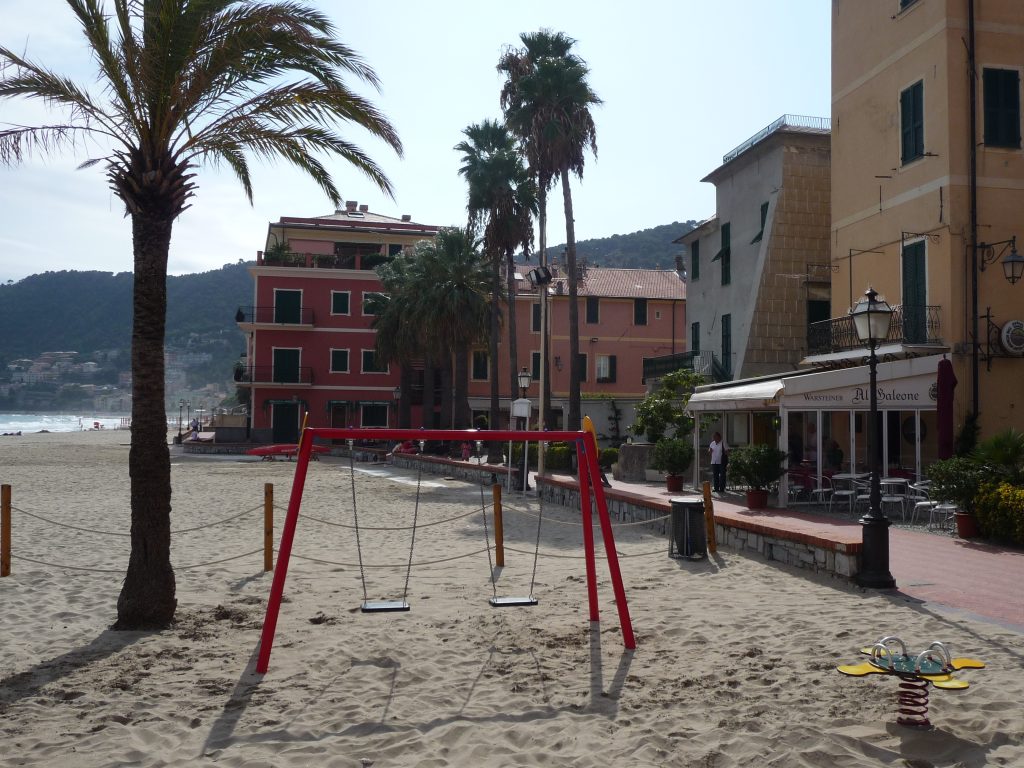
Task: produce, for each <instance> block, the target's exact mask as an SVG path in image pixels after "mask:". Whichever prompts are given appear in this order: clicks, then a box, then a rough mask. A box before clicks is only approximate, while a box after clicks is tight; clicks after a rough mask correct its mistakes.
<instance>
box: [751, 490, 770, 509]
mask: <svg viewBox="0 0 1024 768" xmlns="http://www.w3.org/2000/svg"><path fill="white" fill-rule="evenodd" d="M767 506H768V490H767V489H755V488H751V489H750V490H748V491H747V509H764V508H765V507H767Z"/></svg>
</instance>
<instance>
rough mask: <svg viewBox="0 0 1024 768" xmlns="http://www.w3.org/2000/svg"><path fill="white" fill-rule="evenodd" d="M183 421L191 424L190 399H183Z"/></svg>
mask: <svg viewBox="0 0 1024 768" xmlns="http://www.w3.org/2000/svg"><path fill="white" fill-rule="evenodd" d="M185 423H186V424H189V425H191V424H192V401H191V400H186V401H185Z"/></svg>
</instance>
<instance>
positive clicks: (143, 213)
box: [0, 0, 401, 629]
mask: <svg viewBox="0 0 1024 768" xmlns="http://www.w3.org/2000/svg"><path fill="white" fill-rule="evenodd" d="M67 3H68V5H69V6H70V7H71V10H72V11H73V12H74V14H75V15H76V16H77V17H78V21H79V24H80V26H81V30H82V33H83V35H84V37H85V40H86V43H87V45H88V46H89V49H90V52H91V54H92V56H93V58H94V60H95V62H96V65H97V67H98V69H99V78H100V83H101V85H102V95H101V96H97V95H94V94H90V93H89V92H88V91H87V90H86V89H85V88H83V87H80V86H78V85H76V84H75V83H74V82H73V81H72V80H71V79H69V78H65V77H63V76H60V75H58V74H55V73H53V72H51V71H50V70H49V69H47V68H45V67H44V66H42V65H40V64H37V63H34V62H32V61H30V60H28V59H26V58H24V57H23V56H21V55H19V54H17V53H15V52H14V51H12V50H10V49H8V48H4V47H0V98H5V97H6V98H10V97H24V98H29V99H38V100H41V101H43V102H45V103H46V104H48V105H49V106H53V107H58V108H63V109H64V110H66V112H67V118H66V121H65V122H60V123H56V124H51V125H42V126H36V127H25V126H12V125H6V126H3V127H2V128H0V162H4V163H7V164H15V163H19V162H20V161H21V160H22V159H23V158H24V157H25V156H27V155H29V154H31V153H33V152H47V151H50V150H54V149H64V148H74V147H76V146H77V145H78V143H79V142H80V140H81V139H82V138H84V137H90V138H91V139H93V140H95V141H96V142H98V143H99V144H100V145H101V146H103V147H104V150H103V151H104V152H105V154H104V155H103V156H101V157H94V158H92V159H89V160H87V161H86V162H85V163H83V166H91V165H95V164H98V163H99V164H102V165H103V166H104V167H105V169H106V177H107V182H108V184H109V185H110V187H111V189H112V190H113V192H114V194H115V195H117V196H118V197H119V198H120V199H121V200H122V202H123V203H124V205H125V208H126V212H127V215H128V216H129V217H130V218H131V222H132V243H133V251H134V272H135V277H134V300H133V308H132V395H133V401H132V437H131V450H130V452H129V458H128V467H129V474H130V475H131V554H130V556H129V562H128V570H127V574H126V576H125V580H124V585H123V587H122V590H121V593H120V596H119V597H118V601H117V616H118V618H117V623H116V624H115V627H117V628H120V629H142V628H159V627H165V626H167V625H168V624H169V623H170V622H171V621H172V619H173V617H174V611H175V608H176V606H177V600H176V598H175V581H174V570H173V568H172V567H171V562H170V514H171V482H170V480H171V472H170V456H169V453H168V450H167V423H166V416H165V411H164V356H163V350H164V325H165V322H166V314H167V293H166V282H167V254H168V250H169V247H170V242H171V233H172V229H173V226H174V222H175V220H176V219H177V218H178V216H179V215H181V213H182V211H184V210H185V208H187V207H188V201H189V200H190V198H191V197H192V196H193V195H194V194H195V190H196V183H195V181H194V176H195V174H194V173H193V170H194V169H195V168H196V167H197V166H199V165H200V164H202V163H204V162H213V163H223V164H224V165H226V166H227V167H228V168H230V169H231V171H232V172H233V173H234V174H235V175H236V176H237V177H238V180H239V182H240V183H241V185H242V188H243V190H244V191H245V194H246V197H248V198H249V200H250V202H251V201H252V184H251V179H250V174H249V158H250V157H251V156H256V157H259V158H263V159H275V158H283V159H285V160H287V161H288V162H290V163H292V164H293V165H295V166H297V167H298V168H300V169H301V170H303V171H304V172H305V173H307V174H308V175H309V176H310V177H311V178H312V179H313V181H315V182H316V183H317V184H318V185H319V186H320V188H321V189H323V191H324V192H325V193H326V195H327V196H328V197H329V198H330V199H331V200H332V201H333V202H334V203H335V204H338V203H339V202H340V195H339V194H338V190H337V188H336V187H335V185H334V181H333V179H332V178H331V174H330V173H329V172H328V170H327V168H326V167H325V166H324V164H323V163H322V162H321V161H320V160H318V159H317V157H316V154H318V153H321V152H322V153H325V154H327V155H330V156H337V157H340V158H342V159H343V160H346V161H348V162H349V163H351V164H352V165H354V166H355V167H356V168H358V169H359V170H360V171H361V172H362V173H363V174H365V175H366V176H367V177H368V178H369V179H370V180H371V181H373V182H374V183H375V184H376V185H377V186H379V187H380V188H381V189H383V190H385V191H387V192H388V193H389V194H390V192H391V186H390V182H389V181H388V179H387V177H386V176H385V175H384V173H383V172H382V170H381V169H380V168H379V167H378V166H377V165H376V163H374V162H373V160H371V159H370V157H369V156H367V155H366V154H365V153H363V152H362V151H361V150H360V149H359V148H358V147H357V146H355V145H354V144H352V143H351V142H350V141H348V140H347V139H345V138H343V137H342V136H341V135H340V134H339V133H338V132H337V127H338V126H339V125H342V124H349V123H351V124H355V125H357V126H360V127H362V128H364V129H366V130H367V131H369V132H370V133H371V134H372V135H374V136H376V137H378V138H380V139H382V140H383V141H384V142H385V143H386V144H387V145H389V146H390V147H392V148H393V149H394V150H395V151H396V152H398V153H399V154H400V153H401V143H400V141H399V139H398V135H397V133H396V132H395V130H394V128H393V127H392V126H391V124H390V123H389V122H388V121H387V119H386V118H385V117H384V116H383V115H382V114H381V113H380V112H378V111H377V110H376V109H375V108H374V106H373V105H372V104H371V103H370V102H369V101H367V100H366V99H365V98H363V97H361V96H360V95H358V94H357V93H356V92H355V91H353V90H352V89H350V87H349V86H348V85H347V84H346V82H345V79H344V76H345V75H350V76H353V77H355V78H356V79H358V80H362V81H364V82H367V83H369V84H371V85H373V86H377V85H378V82H377V77H376V75H375V74H374V72H373V70H372V69H371V68H370V67H369V66H368V65H367V64H366V63H365V62H364V61H363V60H362V59H361V58H360V57H359V56H358V55H357V54H356V53H355V52H354V51H352V49H350V48H348V47H347V46H345V45H343V44H342V43H340V42H339V41H337V40H336V39H335V38H334V28H333V26H332V25H331V23H330V22H329V21H328V20H327V18H326V16H324V15H323V14H321V13H319V12H317V11H315V10H313V9H312V8H309V7H307V6H305V5H302V4H301V3H297V2H275V1H274V0H267V1H266V2H256V0H143V1H142V2H139V0H112V3H111V4H112V6H113V14H112V15H110V14H108V13H107V12H106V8H105V5H104V3H103V2H102V0H67ZM293 73H294V74H295V75H297V77H296V79H294V80H293V81H291V82H288V81H286V77H287V76H288V75H290V74H293Z"/></svg>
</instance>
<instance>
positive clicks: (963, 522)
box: [926, 456, 984, 539]
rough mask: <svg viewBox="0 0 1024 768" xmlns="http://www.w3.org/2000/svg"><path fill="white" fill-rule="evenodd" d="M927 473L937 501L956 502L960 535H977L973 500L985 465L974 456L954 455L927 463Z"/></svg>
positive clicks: (980, 482) (978, 488) (957, 524)
mask: <svg viewBox="0 0 1024 768" xmlns="http://www.w3.org/2000/svg"><path fill="white" fill-rule="evenodd" d="M926 474H927V475H928V479H929V480H931V481H932V487H931V489H930V490H929V495H930V496H931V497H932V498H933V499H935V500H936V501H941V502H948V503H950V504H956V507H957V509H958V510H959V511H958V512H957V515H956V529H957V535H958V536H959V537H960V538H962V539H969V538H972V537H974V536H977V535H978V526H977V523H976V522H975V520H974V500H975V498H976V497H977V496H978V492H979V491H980V489H981V485H982V481H983V479H984V477H983V469H982V467H981V466H980V465H979V464H978V462H977V461H976V460H974V459H969V458H966V457H964V456H954V457H953V458H951V459H941V460H939V461H936V462H935V463H934V464H932V465H931V466H930V467H928V469H927V471H926Z"/></svg>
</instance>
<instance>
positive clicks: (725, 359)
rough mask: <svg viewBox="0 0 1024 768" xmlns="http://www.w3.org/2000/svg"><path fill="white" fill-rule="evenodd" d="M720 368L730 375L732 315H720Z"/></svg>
mask: <svg viewBox="0 0 1024 768" xmlns="http://www.w3.org/2000/svg"><path fill="white" fill-rule="evenodd" d="M722 366H723V367H724V368H725V370H726V372H727V373H728V374H730V375H732V315H722Z"/></svg>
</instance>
